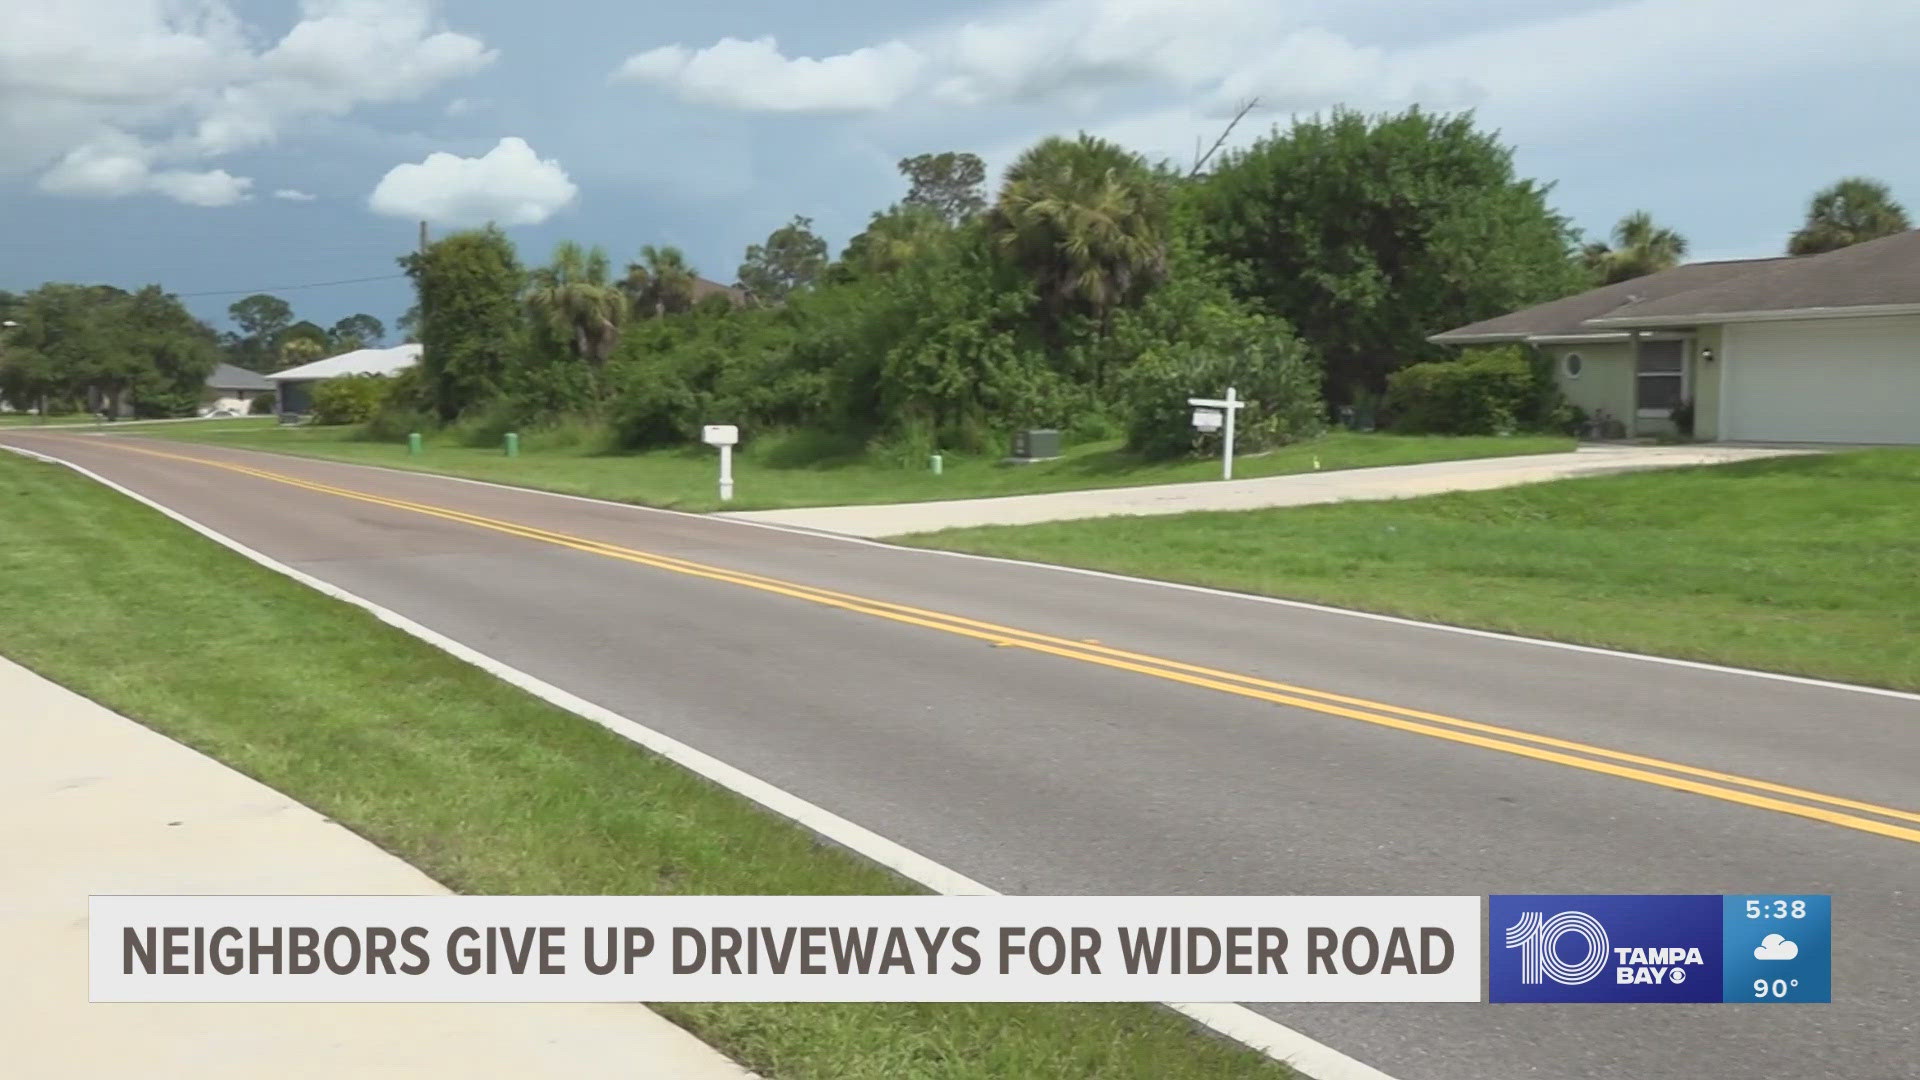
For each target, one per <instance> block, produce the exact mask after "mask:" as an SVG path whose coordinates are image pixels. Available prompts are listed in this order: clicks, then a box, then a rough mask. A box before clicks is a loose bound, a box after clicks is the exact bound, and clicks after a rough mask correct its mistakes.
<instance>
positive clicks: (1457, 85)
mask: <svg viewBox="0 0 1920 1080" xmlns="http://www.w3.org/2000/svg"><path fill="white" fill-rule="evenodd" d="M1416 16H1417V19H1416ZM1409 20H1415V21H1418V22H1420V23H1421V24H1422V27H1423V28H1424V29H1422V30H1421V32H1420V33H1419V34H1418V36H1417V37H1415V36H1413V35H1410V34H1407V33H1401V32H1398V28H1399V27H1400V26H1401V24H1404V23H1407V22H1408V21H1409ZM1916 33H1920V5H1912V4H1905V5H1893V4H1887V3H1885V2H1884V0H1831V2H1829V3H1825V4H1821V5H1816V6H1808V5H1805V4H1798V3H1790V2H1788V0H1612V2H1599V3H1588V4H1584V5H1581V6H1577V7H1557V8H1556V7H1552V6H1550V5H1531V4H1529V5H1526V6H1525V7H1524V8H1522V6H1521V5H1519V4H1518V3H1512V4H1508V5H1506V6H1505V8H1503V9H1501V10H1499V11H1491V10H1489V9H1488V6H1487V5H1486V4H1485V3H1474V2H1469V0H1451V2H1447V0H1433V2H1429V3H1427V4H1425V5H1423V6H1422V8H1421V9H1420V10H1419V11H1416V12H1409V11H1408V10H1407V9H1406V8H1405V6H1404V5H1397V4H1396V5H1390V4H1387V3H1383V2H1374V3H1367V2H1365V0H1349V2H1345V3H1332V2H1330V0H1293V2H1289V3H1275V2H1273V0H1040V2H1038V3H1028V4H1022V5H1013V4H1006V5H1003V6H1000V7H997V8H990V9H988V10H987V11H986V12H985V13H984V14H978V15H972V16H970V17H968V18H966V19H964V20H962V21H959V22H952V23H947V24H944V25H939V26H935V27H931V28H929V29H928V30H926V31H924V32H922V33H919V34H915V35H910V36H909V37H908V38H907V39H906V40H905V41H898V40H894V41H888V42H886V43H885V44H882V45H876V46H872V47H870V48H864V49H855V50H854V51H851V52H845V53H840V54H837V55H833V56H826V57H823V58H819V59H814V58H809V57H794V58H788V57H785V56H783V55H782V54H781V53H780V52H779V51H778V49H777V48H776V47H775V46H774V42H773V41H772V39H770V38H763V39H760V40H758V41H740V40H737V39H732V38H728V39H724V40H722V41H720V42H719V43H717V44H714V45H712V46H709V47H707V48H689V47H687V46H685V45H667V46H663V47H660V48H655V49H652V50H650V51H648V52H644V53H640V54H638V55H635V56H633V57H631V58H629V59H628V60H627V61H626V63H625V64H624V65H622V67H621V68H620V70H619V71H618V72H616V78H628V79H637V80H642V81H648V82H653V83H656V84H659V85H663V86H666V87H668V88H670V89H672V90H673V91H674V92H676V93H677V94H678V95H679V96H681V97H682V98H684V99H686V100H689V101H695V102H700V103H704V104H708V105H714V106H719V107H724V108H729V109H736V110H742V111H760V112H777V111H796V110H801V109H829V108H832V109H842V110H852V111H880V110H885V109H892V108H895V107H897V106H901V105H903V104H908V103H911V102H913V101H914V100H916V99H918V100H925V101H927V102H930V103H933V104H936V105H944V106H948V107H951V106H955V105H959V106H973V107H987V106H995V105H1000V106H1006V105H1032V104H1039V103H1046V104H1049V105H1052V106H1055V107H1056V108H1068V109H1077V110H1081V111H1100V110H1104V111H1106V112H1107V113H1108V114H1109V115H1108V117H1107V119H1108V120H1109V121H1111V122H1123V121H1124V116H1116V115H1112V114H1113V113H1115V112H1116V111H1117V110H1121V109H1125V108H1129V107H1137V104H1138V102H1139V101H1140V100H1141V98H1142V97H1143V96H1145V95H1149V94H1151V95H1154V96H1156V97H1158V98H1159V102H1158V104H1156V105H1155V106H1154V111H1153V112H1151V113H1149V114H1148V116H1149V117H1152V118H1156V119H1159V118H1165V117H1168V116H1171V115H1178V114H1185V115H1187V116H1188V117H1189V118H1190V120H1189V122H1188V124H1187V126H1188V128H1189V129H1190V130H1191V131H1192V133H1193V134H1199V133H1202V132H1205V133H1206V135H1207V137H1209V138H1210V137H1211V135H1212V133H1213V132H1215V131H1217V130H1218V124H1217V123H1215V122H1213V121H1212V118H1214V117H1216V116H1219V115H1221V114H1223V113H1230V112H1231V110H1232V108H1233V106H1234V105H1235V104H1236V103H1238V102H1240V101H1244V100H1246V99H1248V98H1253V97H1258V98H1260V99H1261V102H1262V104H1263V105H1264V106H1265V109H1266V111H1267V112H1269V113H1270V114H1274V115H1279V116H1285V115H1286V114H1290V113H1303V112H1316V111H1323V110H1326V109H1329V108H1331V107H1333V106H1335V105H1350V106H1354V107H1357V108H1362V109H1367V110H1385V109H1397V108H1402V107H1404V106H1406V105H1409V104H1414V103H1419V104H1421V105H1424V106H1427V107H1430V108H1435V109H1443V110H1455V109H1461V108H1469V107H1476V108H1484V109H1487V110H1489V111H1491V112H1495V113H1497V114H1498V115H1500V116H1502V117H1513V118H1517V119H1520V120H1523V121H1530V122H1537V123H1538V125H1539V126H1541V127H1543V128H1549V129H1550V128H1551V125H1553V124H1555V123H1558V124H1559V125H1560V126H1561V127H1564V126H1565V121H1566V120H1567V119H1568V118H1569V117H1578V116H1581V115H1583V114H1591V113H1594V112H1599V111H1609V112H1614V113H1627V114H1631V111H1632V110H1634V109H1638V108H1652V109H1662V110H1665V109H1671V107H1672V106H1673V103H1674V101H1675V100H1676V95H1678V96H1679V99H1681V100H1684V99H1685V98H1686V97H1687V96H1688V95H1693V94H1697V93H1698V92H1699V91H1701V90H1703V89H1713V90H1724V89H1725V88H1726V87H1727V86H1729V85H1737V84H1755V83H1760V84H1764V83H1767V82H1769V81H1771V80H1775V79H1777V78H1778V77H1779V75H1780V74H1781V73H1785V72H1790V71H1793V70H1796V69H1808V68H1820V67H1829V66H1831V57H1832V56H1833V55H1835V53H1836V52H1841V53H1845V54H1846V55H1848V56H1849V57H1850V58H1852V59H1853V60H1854V61H1878V62H1886V61H1889V60H1898V59H1899V58H1901V57H1903V56H1904V57H1906V58H1908V59H1909V60H1910V58H1911V56H1912V46H1911V44H1910V43H1911V42H1912V41H1913V40H1914V35H1915V34H1916ZM1376 42H1391V44H1378V43H1376ZM1556 118H1557V119H1556ZM1056 126H1057V124H1056ZM1191 138H1192V135H1191V134H1189V135H1188V136H1187V137H1186V141H1187V142H1189V143H1190V142H1191ZM1187 152H1190V149H1189V150H1188V151H1187Z"/></svg>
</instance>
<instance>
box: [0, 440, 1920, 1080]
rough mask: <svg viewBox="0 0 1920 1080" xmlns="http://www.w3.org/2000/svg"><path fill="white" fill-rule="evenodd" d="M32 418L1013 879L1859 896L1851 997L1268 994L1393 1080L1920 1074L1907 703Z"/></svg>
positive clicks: (445, 627)
mask: <svg viewBox="0 0 1920 1080" xmlns="http://www.w3.org/2000/svg"><path fill="white" fill-rule="evenodd" d="M0 441H4V442H9V443H13V444H16V445H20V446H25V447H29V448H32V449H35V450H37V451H39V452H42V453H47V454H53V455H57V456H59V457H62V458H65V459H67V460H70V461H72V462H74V463H76V464H80V465H83V466H85V467H87V468H89V469H92V470H94V471H96V472H98V473H100V474H102V475H104V476H106V477H109V478H111V479H113V480H115V481H117V482H119V483H121V484H123V485H125V486H127V487H129V488H131V489H132V490H135V491H138V492H140V493H141V494H143V495H145V496H147V497H149V498H152V499H154V500H156V501H158V502H160V503H162V504H164V505H166V506H169V507H171V508H173V509H175V510H177V511H179V512H181V513H184V514H186V515H188V516H190V517H192V518H194V519H196V520H198V521H200V522H202V523H203V524H205V525H207V526H209V527H211V528H213V529H216V530H219V531H220V532H223V533H225V534H227V535H228V536H231V537H233V538H234V539H236V540H238V541H240V542H242V543H244V544H247V545H250V546H252V547H254V548H256V549H258V550H260V551H262V552H264V553H266V554H268V555H270V556H273V557H274V558H276V559H279V560H281V561H283V562H286V563H289V564H291V565H293V566H295V567H297V568H299V569H301V570H304V571H305V572H307V573H309V574H313V575H315V576H317V577H320V578H322V579H325V580H327V581H330V582H333V583H335V584H337V585H339V586H341V587H344V588H346V589H349V590H351V591H353V592H355V593H358V594H359V595H361V596H364V597H366V598H368V599H370V600H372V601H375V602H377V603H379V604H382V605H385V606H386V607H389V608H392V609H394V610H396V611H398V612H400V613H401V614H403V615H406V616H408V617H409V618H412V619H414V620H416V621H418V622H421V623H423V624H425V625H427V626H429V627H431V628H433V629H436V630H438V631H440V632H442V633H444V634H447V635H449V636H451V637H453V638H456V639H458V640H460V641H462V642H464V643H466V644H468V645H470V646H472V647H474V648H476V649H478V650H480V651H482V652H484V653H487V654H490V655H492V656H494V657H496V658H498V659H500V660H502V661H505V662H506V663H509V664H512V665H514V666H517V667H519V668H521V669H523V670H525V671H527V672H529V673H531V674H533V675H535V676H537V677H539V678H541V679H544V680H546V681H548V682H550V683H554V684H557V685H559V686H561V687H563V688H565V689H567V690H570V691H572V692H574V693H576V694H579V695H581V696H582V697H585V698H587V699H588V700H590V701H594V702H596V703H599V704H601V705H604V706H607V707H609V708H612V709H614V710H615V711H617V712H620V713H622V714H624V715H627V716H631V717H633V718H635V719H638V720H640V721H642V722H644V723H646V724H648V725H650V726H653V727H655V728H657V729H659V730H662V731H664V732H665V733H667V734H668V735H671V736H673V737H675V738H678V739H681V740H683V741H685V742H688V743H690V744H692V745H693V746H695V747H697V748H699V749H701V750H704V751H706V752H708V753H710V754H713V755H715V756H717V757H719V758H720V759H722V760H724V761H727V762H729V763H731V764H733V765H736V766H738V767H740V768H742V769H745V770H747V771H748V772H750V773H753V774H755V775H757V776H760V777H762V778H764V779H766V780H768V781H771V782H773V783H775V784H778V785H780V786H782V787H784V788H786V789H787V790H789V791H791V792H793V793H795V794H797V795H799V796H801V797H803V798H806V799H808V800H811V801H812V802H814V803H817V804H819V805H821V806H824V807H825V808H826V809H828V810H831V811H833V812H835V813H838V814H840V815H842V816H844V817H847V818H850V819H852V820H853V821H855V822H857V823H859V824H862V825H866V826H868V827H869V828H872V829H874V830H876V831H878V832H880V833H881V834H882V835H884V836H887V837H889V838H891V839H893V840H896V841H898V842H900V843H903V844H905V845H906V846H908V847H910V848H913V849H915V850H917V851H919V852H921V853H923V854H925V855H927V856H929V857H931V858H933V859H936V860H938V861H940V862H942V863H945V864H946V865H948V866H950V867H952V868H953V869H955V870H958V871H960V872H961V873H964V874H966V875H969V876H971V877H973V878H975V879H978V880H980V881H983V882H985V883H986V884H988V885H990V886H993V887H995V888H997V889H1000V890H1003V891H1007V892H1020V893H1066V894H1072V893H1095V894H1098V893H1145V894H1178V893H1192V894H1223V893H1226V894H1232V893H1240V894H1287V893H1293V894H1308V895H1312V894H1322V895H1325V894H1350V893H1382V894H1406V893H1424V894H1477V893H1488V892H1545V893H1553V892H1569V893H1579V892H1703V893H1719V892H1812V893H1828V892H1830V893H1832V894H1833V895H1834V949H1835V959H1834V971H1833V986H1834V995H1835V999H1836V1003H1835V1004H1833V1005H1831V1006H1785V1007H1774V1008H1760V1007H1758V1006H1734V1005H1701V1006H1671V1005H1669V1006H1635V1007H1611V1006H1561V1007H1549V1006H1487V1005H1481V1006H1473V1005H1431V1006H1417V1005H1416V1006H1408V1005H1392V1006H1389V1005H1380V1006H1367V1005H1361V1006H1354V1005H1326V1006H1311V1005H1309V1006H1301V1005H1286V1006H1270V1007H1269V1006H1261V1008H1262V1010H1263V1011H1266V1012H1268V1013H1269V1014H1270V1015H1272V1016H1274V1017H1275V1018H1276V1019H1278V1020H1280V1021H1281V1022H1282V1023H1285V1024H1287V1025H1289V1026H1291V1027H1294V1028H1296V1029H1298V1030H1300V1031H1303V1032H1305V1033H1306V1034H1308V1035H1310V1036H1312V1037H1313V1038H1315V1039H1318V1040H1320V1041H1321V1042H1324V1043H1326V1044H1328V1045H1330V1046H1332V1047H1334V1048H1335V1049H1338V1050H1340V1051H1342V1052H1344V1053H1346V1054H1349V1055H1351V1056H1353V1057H1356V1058H1358V1059H1359V1060H1361V1061H1364V1062H1366V1063H1368V1064H1370V1065H1373V1066H1375V1067H1376V1068H1379V1069H1382V1070H1385V1071H1386V1072H1387V1073H1389V1074H1392V1075H1393V1076H1395V1077H1399V1078H1401V1080H1429V1078H1432V1080H1496V1078H1507V1077H1516V1078H1517V1077H1576V1078H1594V1080H1619V1078H1620V1077H1635V1078H1636V1080H1648V1078H1674V1080H1682V1078H1684V1080H1694V1078H1699V1077H1728V1078H1736V1077H1737V1078H1746V1077H1756V1076H1764V1077H1783V1076H1785V1077H1790V1076H1815V1075H1819V1076H1845V1077H1855V1078H1871V1080H1879V1078H1888V1080H1891V1078H1894V1077H1911V1076H1913V1075H1915V1068H1916V1066H1915V1058H1914V1048H1915V1047H1916V1046H1920V991H1917V990H1916V982H1920V812H1917V811H1920V806H1916V792H1917V791H1920V699H1916V698H1915V697H1913V696H1910V695H1893V694H1885V693H1880V694H1875V693H1867V692H1862V691H1859V690H1850V689H1845V688H1837V687H1832V686H1825V685H1819V684H1811V683H1806V682H1796V681H1790V680H1781V679H1769V678H1762V677H1758V676H1754V675H1751V674H1743V673H1737V672H1729V671H1724V670H1717V669H1711V668H1705V667H1700V666H1688V665H1679V664H1667V663H1659V662H1654V661H1650V660H1644V659H1636V658H1631V657H1626V656H1621V655H1616V654H1607V653H1600V652H1593V651H1581V650H1574V649H1567V648H1561V647H1554V646H1550V645H1546V644H1541V643H1530V642H1525V641H1519V640H1511V639H1502V638H1497V637H1491V636H1484V635H1475V634H1468V633H1461V632H1456V631H1450V630H1446V629H1442V628H1435V627H1429V626H1422V625H1416V624H1408V623H1401V622H1396V621H1388V620H1379V619H1371V618H1363V617H1357V616H1354V615H1351V614H1343V613H1337V612H1330V611H1324V610H1314V609H1310V608H1303V607H1296V606H1287V605H1280V604H1273V603H1265V602H1260V601H1257V600H1254V599H1250V598H1244V597H1234V596H1228V595H1221V594H1210V593H1205V592H1196V591H1190V590H1179V589H1171V588H1166V587H1162V586H1156V585H1152V584H1149V583H1143V582H1135V581H1127V580H1120V579H1112V578H1103V577H1096V576H1090V575H1085V574H1074V573H1067V572H1062V571H1058V570H1049V569H1045V568H1038V567H1024V566H1018V565H1013V564H1007V563H1000V562H994V561H989V560H978V559H967V558H959V557H953V556H948V555H941V554H937V553H931V552H923V551H916V550H910V549H894V548H888V547H884V546H879V545H873V544H863V543H855V542H850V541H844V540H835V539H830V538H825V537H817V536H809V535H804V534H798V533H794V532H787V531H778V530H774V529H768V528H763V527H756V526H752V525H748V524H743V523H740V522H730V521H725V520H716V519H711V518H702V517H696V516H690V515H680V514H670V513H664V512H653V511H646V510H640V509H635V508H627V507H618V506H612V505H607V504H599V503H592V502H586V501H580V500H571V499H563V498H558V497H553V496H546V495H541V494H538V493H532V492H521V491H516V490H511V489H503V488H497V487H490V486H483V485H477V484H470V483H462V482H459V481H454V480H449V479H446V478H442V477H433V476H426V475H418V474H408V473H398V472H387V471H380V470H373V469H367V468H361V467H356V466H349V465H342V464H337V463H330V462H320V461H311V460H304V459H292V458H284V457H276V456H273V455H265V454H258V453H252V452H246V451H236V450H226V449H221V448H213V447H206V446H186V445H181V444H169V443H164V442H160V441H155V440H140V439H134V438H128V437H98V436H82V435H57V434H51V433H48V434H29V433H16V432H6V433H4V434H0ZM240 470H252V471H240ZM260 471H265V472H267V473H270V474H271V475H267V476H263V475H259V472H260ZM316 485H317V486H316ZM476 515H477V516H480V517H484V518H485V519H487V521H486V522H476V521H474V520H473V516H476ZM533 530H540V531H538V532H535V531H533ZM606 545H614V546H612V547H609V546H606ZM823 590H825V591H823ZM1473 725H1492V727H1486V726H1481V727H1475V726H1473ZM1549 740H1561V742H1558V743H1554V742H1550V741H1549ZM1690 770H1691V771H1690ZM1701 770H1710V772H1706V773H1703V772H1702V771H1701Z"/></svg>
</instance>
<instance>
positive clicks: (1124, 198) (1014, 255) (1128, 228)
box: [987, 133, 1169, 330]
mask: <svg viewBox="0 0 1920 1080" xmlns="http://www.w3.org/2000/svg"><path fill="white" fill-rule="evenodd" d="M1168 203H1169V192H1168V189H1167V186H1166V184H1165V183H1164V182H1162V181H1161V180H1159V179H1158V178H1156V177H1155V175H1154V173H1153V171H1152V169H1150V168H1149V167H1148V165H1147V162H1146V160H1145V159H1144V158H1142V157H1140V156H1139V155H1138V154H1135V153H1133V152H1131V151H1129V150H1126V149H1124V148H1123V147H1120V146H1118V145H1116V144H1114V143H1111V142H1108V141H1106V140H1105V139H1098V138H1094V137H1093V136H1091V135H1087V134H1084V133H1083V134H1081V135H1080V137H1079V138H1077V139H1063V138H1060V137H1058V136H1055V137H1053V138H1049V139H1046V140H1044V141H1042V142H1040V143H1039V144H1038V145H1036V146H1034V147H1033V148H1031V149H1029V150H1028V151H1027V152H1026V153H1024V154H1022V155H1020V158H1019V160H1017V161H1015V162H1014V163H1013V166H1012V167H1011V168H1009V169H1008V170H1007V175H1006V179H1005V181H1004V182H1003V183H1002V184H1001V187H1000V196H999V199H998V200H997V201H996V202H995V204H994V207H993V209H992V211H991V212H989V214H988V216H987V228H988V230H989V231H990V233H991V234H992V235H993V237H994V241H995V243H996V244H997V245H998V246H999V248H1000V250H1001V251H1003V252H1004V253H1006V254H1007V255H1008V256H1009V257H1010V258H1011V259H1012V260H1013V261H1014V262H1015V263H1017V264H1019V265H1020V266H1022V267H1024V268H1025V269H1026V270H1027V271H1028V272H1029V273H1030V274H1032V275H1033V278H1034V282H1035V284H1036V285H1037V286H1038V287H1039V291H1040V296H1041V299H1042V301H1043V302H1044V303H1045V304H1046V305H1047V307H1048V309H1049V310H1050V311H1051V312H1052V313H1053V315H1054V316H1055V317H1056V318H1059V317H1061V316H1065V315H1067V314H1071V313H1076V312H1077V313H1082V314H1087V315H1091V316H1093V317H1094V318H1096V319H1098V320H1099V321H1100V324H1101V326H1102V328H1103V330H1104V328H1105V326H1106V321H1107V319H1108V317H1109V316H1110V315H1111V314H1112V312H1113V310H1114V309H1115V308H1116V307H1118V306H1120V305H1121V304H1124V303H1126V302H1128V301H1130V300H1134V299H1137V298H1138V297H1139V296H1140V295H1141V294H1142V293H1144V292H1145V291H1146V289H1147V288H1148V287H1150V286H1151V285H1152V284H1153V283H1154V282H1156V281H1158V280H1159V279H1160V278H1161V277H1162V276H1164V275H1165V273H1166V264H1167V211H1168Z"/></svg>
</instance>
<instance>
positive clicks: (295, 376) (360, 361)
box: [267, 342, 420, 415]
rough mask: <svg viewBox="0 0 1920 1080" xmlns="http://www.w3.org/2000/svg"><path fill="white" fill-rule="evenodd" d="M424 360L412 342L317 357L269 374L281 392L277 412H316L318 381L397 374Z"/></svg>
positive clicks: (416, 344) (418, 347)
mask: <svg viewBox="0 0 1920 1080" xmlns="http://www.w3.org/2000/svg"><path fill="white" fill-rule="evenodd" d="M419 362H420V346H419V344H418V343H415V342H409V343H407V344H405V345H399V346H395V347H394V348H391V349H355V350H354V351H353V352H349V353H341V354H340V355H339V356H329V357H327V358H326V359H325V360H315V361H314V362H313V363H311V364H301V365H300V366H299V367H296V368H288V369H287V370H285V371H276V372H274V373H273V374H271V375H269V376H267V378H268V379H269V380H270V381H271V382H272V383H273V384H274V386H275V388H276V390H277V392H278V395H279V397H278V403H277V406H276V410H275V411H277V412H279V413H280V414H282V415H288V414H292V415H302V414H305V413H309V412H312V411H313V387H314V384H315V383H320V382H325V381H326V380H328V379H332V378H336V377H338V376H341V375H397V374H399V373H400V372H402V371H405V370H406V369H408V368H410V367H412V366H413V365H415V364H417V363H419Z"/></svg>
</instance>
